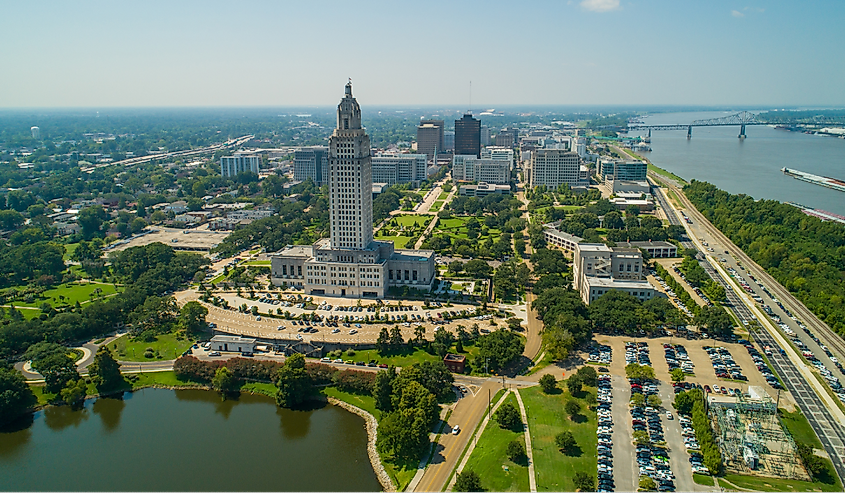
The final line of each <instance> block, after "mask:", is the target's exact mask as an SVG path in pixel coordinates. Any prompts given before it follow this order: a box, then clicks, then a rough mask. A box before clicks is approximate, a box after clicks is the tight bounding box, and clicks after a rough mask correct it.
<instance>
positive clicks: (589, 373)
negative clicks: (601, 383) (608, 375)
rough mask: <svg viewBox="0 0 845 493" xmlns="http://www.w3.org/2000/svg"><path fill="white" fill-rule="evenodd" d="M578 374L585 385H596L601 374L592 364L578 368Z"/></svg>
mask: <svg viewBox="0 0 845 493" xmlns="http://www.w3.org/2000/svg"><path fill="white" fill-rule="evenodd" d="M576 375H577V376H578V380H580V381H581V383H582V384H584V385H587V386H590V387H595V386H596V385H597V384H598V377H599V374H598V372H596V369H595V368H593V367H592V366H582V367H581V368H578V372H577V373H576ZM570 378H571V377H570Z"/></svg>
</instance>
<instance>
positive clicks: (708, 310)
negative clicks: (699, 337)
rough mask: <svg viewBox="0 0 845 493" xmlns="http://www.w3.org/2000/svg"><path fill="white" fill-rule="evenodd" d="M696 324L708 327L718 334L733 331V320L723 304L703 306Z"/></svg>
mask: <svg viewBox="0 0 845 493" xmlns="http://www.w3.org/2000/svg"><path fill="white" fill-rule="evenodd" d="M695 324H696V325H698V326H700V327H706V328H707V331H708V332H710V333H711V334H713V335H716V336H721V337H724V336H728V335H730V334H732V333H733V320H732V319H731V316H730V315H728V312H727V311H725V309H724V308H722V307H721V306H702V307H701V308H700V309H699V312H698V315H696V317H695Z"/></svg>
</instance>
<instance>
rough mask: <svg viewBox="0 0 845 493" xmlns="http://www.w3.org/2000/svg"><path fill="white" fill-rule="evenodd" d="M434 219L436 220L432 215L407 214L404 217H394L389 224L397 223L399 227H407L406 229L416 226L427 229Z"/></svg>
mask: <svg viewBox="0 0 845 493" xmlns="http://www.w3.org/2000/svg"><path fill="white" fill-rule="evenodd" d="M432 218H434V216H432V215H430V214H419V215H416V214H406V215H403V216H393V218H392V219H391V221H389V222H392V221H396V223H397V224H398V225H399V226H405V227H406V228H407V227H410V226H415V225H416V226H419V227H421V228H423V229H425V227H426V226H428V223H429V222H431V220H432Z"/></svg>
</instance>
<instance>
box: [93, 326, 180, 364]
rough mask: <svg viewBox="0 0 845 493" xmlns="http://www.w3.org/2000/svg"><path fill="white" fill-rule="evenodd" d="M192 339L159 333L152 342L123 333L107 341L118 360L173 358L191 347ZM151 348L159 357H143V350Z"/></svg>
mask: <svg viewBox="0 0 845 493" xmlns="http://www.w3.org/2000/svg"><path fill="white" fill-rule="evenodd" d="M191 344H193V341H192V340H188V339H185V338H184V337H182V338H179V337H177V335H176V334H173V333H171V334H161V335H159V336H158V337H157V339H156V340H155V341H153V342H144V341H136V340H133V339H131V338H130V337H129V335H125V336H123V337H121V338H120V339H117V340H115V341H113V342H111V343H109V349H111V350H112V351H116V355H115V357H116V358H117V359H118V360H120V361H154V360H156V359H175V358H176V357H178V356H179V355H180V354H182V353H183V352H184V351H185V350H186V349H188V348H189V347H191ZM147 348H153V353H155V352H156V351H158V353H159V354H160V356H161V357H160V358H156V357H153V358H145V357H144V351H145V350H146V349H147Z"/></svg>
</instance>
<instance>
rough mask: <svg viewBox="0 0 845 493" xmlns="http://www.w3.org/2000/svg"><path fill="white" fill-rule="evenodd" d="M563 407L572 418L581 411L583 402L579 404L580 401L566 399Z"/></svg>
mask: <svg viewBox="0 0 845 493" xmlns="http://www.w3.org/2000/svg"><path fill="white" fill-rule="evenodd" d="M563 409H564V410H565V411H566V414H568V415H569V417H570V418H573V417H575V415H577V414H578V413H579V412H580V411H581V404H578V401H576V400H574V399H569V400H568V401H566V404H564V406H563Z"/></svg>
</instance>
